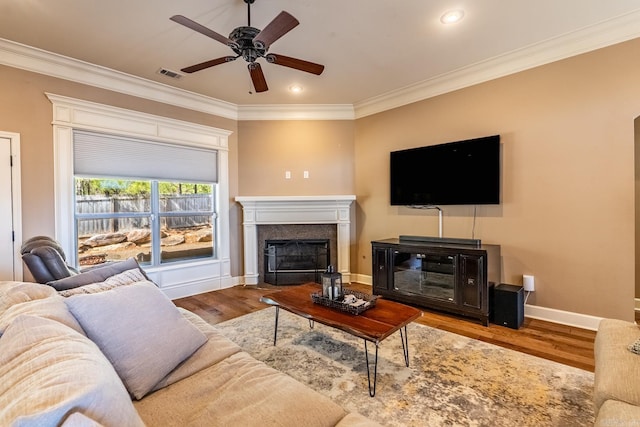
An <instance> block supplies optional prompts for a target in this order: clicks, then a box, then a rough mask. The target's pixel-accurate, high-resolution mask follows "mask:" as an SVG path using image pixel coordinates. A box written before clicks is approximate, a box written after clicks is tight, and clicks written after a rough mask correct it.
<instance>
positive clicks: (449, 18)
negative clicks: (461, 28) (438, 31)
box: [440, 9, 464, 24]
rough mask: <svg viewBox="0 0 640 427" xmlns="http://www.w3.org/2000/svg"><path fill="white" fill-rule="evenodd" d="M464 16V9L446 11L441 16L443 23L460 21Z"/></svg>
mask: <svg viewBox="0 0 640 427" xmlns="http://www.w3.org/2000/svg"><path fill="white" fill-rule="evenodd" d="M463 17H464V10H462V9H456V10H450V11H448V12H445V13H443V14H442V16H441V17H440V22H442V23H443V24H455V23H456V22H460V20H462V18H463Z"/></svg>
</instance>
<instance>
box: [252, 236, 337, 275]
mask: <svg viewBox="0 0 640 427" xmlns="http://www.w3.org/2000/svg"><path fill="white" fill-rule="evenodd" d="M329 254H330V247H329V239H285V240H266V241H265V249H264V281H265V282H266V283H271V284H273V285H292V284H300V283H304V282H311V281H313V282H317V283H319V282H320V275H321V274H322V272H323V271H325V270H326V269H327V266H328V265H329V260H330V255H329Z"/></svg>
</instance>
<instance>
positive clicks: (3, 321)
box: [0, 285, 84, 335]
mask: <svg viewBox="0 0 640 427" xmlns="http://www.w3.org/2000/svg"><path fill="white" fill-rule="evenodd" d="M40 286H46V285H40ZM47 287H48V286H47ZM50 289H53V288H50ZM22 314H29V315H33V316H39V317H45V318H47V319H51V320H55V321H57V322H60V323H62V324H64V325H67V326H69V327H70V328H72V329H73V330H75V331H78V332H79V333H81V334H84V332H83V331H82V328H81V327H80V325H79V324H78V322H77V321H76V319H75V317H73V315H71V313H70V312H69V309H68V308H67V305H66V304H65V303H64V298H63V297H61V296H60V295H55V294H54V295H50V296H48V297H47V298H41V299H34V300H31V301H25V302H20V303H17V304H13V305H12V306H11V307H9V308H7V309H6V310H5V311H4V312H3V313H2V314H0V335H2V334H3V332H4V331H5V329H7V327H8V326H9V324H11V322H12V321H13V319H15V318H16V317H18V316H20V315H22Z"/></svg>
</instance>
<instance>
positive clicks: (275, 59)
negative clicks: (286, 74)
mask: <svg viewBox="0 0 640 427" xmlns="http://www.w3.org/2000/svg"><path fill="white" fill-rule="evenodd" d="M265 58H266V59H267V61H268V62H270V63H272V64H278V65H282V66H283V67H289V68H295V69H296V70H300V71H306V72H307V73H311V74H316V75H318V76H319V75H320V74H322V72H323V71H324V65H320V64H316V63H314V62H309V61H304V60H302V59H297V58H291V57H289V56H284V55H280V54H278V53H270V54H268V55H267V56H265Z"/></svg>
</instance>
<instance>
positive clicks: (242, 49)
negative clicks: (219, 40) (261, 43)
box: [229, 27, 267, 62]
mask: <svg viewBox="0 0 640 427" xmlns="http://www.w3.org/2000/svg"><path fill="white" fill-rule="evenodd" d="M258 33H260V30H259V29H257V28H254V27H238V28H236V29H235V30H233V31H232V32H231V34H229V38H230V39H231V40H232V41H233V42H234V44H235V46H231V49H233V51H234V52H235V53H236V54H237V55H239V56H242V58H243V59H244V60H245V61H247V62H255V60H256V59H258V58H260V57H263V56H265V54H266V53H267V49H264V48H259V47H256V46H254V44H253V38H254V37H255V36H256V35H258Z"/></svg>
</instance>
